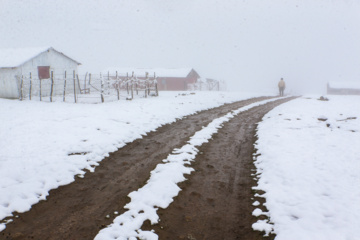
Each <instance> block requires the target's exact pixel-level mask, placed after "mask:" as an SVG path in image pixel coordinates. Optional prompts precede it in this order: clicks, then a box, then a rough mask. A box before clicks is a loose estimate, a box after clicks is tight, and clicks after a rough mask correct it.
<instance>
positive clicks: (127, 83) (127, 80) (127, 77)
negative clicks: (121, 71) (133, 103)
mask: <svg viewBox="0 0 360 240" xmlns="http://www.w3.org/2000/svg"><path fill="white" fill-rule="evenodd" d="M126 91H127V94H128V95H129V73H126Z"/></svg>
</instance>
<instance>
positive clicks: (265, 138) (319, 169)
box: [253, 96, 360, 240]
mask: <svg viewBox="0 0 360 240" xmlns="http://www.w3.org/2000/svg"><path fill="white" fill-rule="evenodd" d="M316 98H318V97H302V98H298V99H296V100H294V101H291V102H288V103H285V104H283V105H280V106H278V107H276V108H275V109H274V110H272V111H271V112H269V113H268V114H266V115H265V116H264V118H263V122H261V123H260V124H259V126H258V137H259V139H258V141H257V143H256V148H257V149H258V152H257V153H258V154H261V155H260V156H258V157H257V159H256V167H257V173H258V174H260V178H259V182H258V187H257V189H261V190H264V191H265V192H266V193H265V194H264V195H263V196H264V197H265V198H266V208H267V209H268V210H269V216H270V221H271V222H272V223H273V229H272V228H269V225H268V222H267V221H265V222H264V221H258V222H257V223H255V224H254V225H253V228H254V229H255V230H263V231H265V232H267V233H269V232H270V231H273V232H274V233H275V234H277V237H276V240H288V239H291V240H303V239H317V240H332V239H333V240H355V239H359V230H360V221H359V219H360V204H359V203H360V187H359V186H360V149H359V146H360V97H358V96H328V98H329V101H319V100H317V99H316ZM322 118H326V119H327V120H325V121H324V119H323V120H321V119H322ZM257 213H258V212H257Z"/></svg>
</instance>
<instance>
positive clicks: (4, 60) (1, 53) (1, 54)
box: [0, 47, 80, 68]
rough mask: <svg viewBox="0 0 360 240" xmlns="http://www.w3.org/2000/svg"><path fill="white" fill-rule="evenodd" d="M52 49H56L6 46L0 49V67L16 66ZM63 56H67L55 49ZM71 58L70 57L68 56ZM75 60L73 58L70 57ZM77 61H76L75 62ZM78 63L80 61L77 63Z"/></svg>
mask: <svg viewBox="0 0 360 240" xmlns="http://www.w3.org/2000/svg"><path fill="white" fill-rule="evenodd" d="M49 49H52V50H54V51H56V50H55V49H54V48H52V47H35V48H6V49H0V68H12V67H18V66H20V65H22V64H23V63H25V62H27V61H28V60H30V59H32V58H34V57H36V56H38V55H39V54H41V53H43V52H45V51H47V50H49ZM56 52H58V53H60V54H62V55H64V56H65V57H67V58H69V57H68V56H66V55H65V54H63V53H61V52H59V51H56ZM69 59H71V58H69ZM71 60H72V61H74V62H76V61H75V60H73V59H71ZM76 63H78V62H76ZM78 64H80V63H78Z"/></svg>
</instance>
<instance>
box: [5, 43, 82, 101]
mask: <svg viewBox="0 0 360 240" xmlns="http://www.w3.org/2000/svg"><path fill="white" fill-rule="evenodd" d="M78 65H80V63H79V62H77V61H75V60H73V59H71V58H69V57H68V56H66V55H65V54H63V53H61V52H59V51H56V50H55V49H54V48H52V47H43V48H16V49H0V98H19V95H20V83H21V79H22V77H25V78H30V75H31V78H32V79H34V80H36V79H37V80H39V79H40V80H42V79H44V80H45V79H49V78H50V75H51V74H50V73H51V72H53V74H54V75H60V74H61V75H64V73H65V71H66V72H67V74H68V75H69V77H72V75H73V71H75V72H76V73H77V67H78ZM39 82H40V81H39Z"/></svg>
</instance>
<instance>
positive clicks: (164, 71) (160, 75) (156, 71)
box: [106, 68, 200, 91]
mask: <svg viewBox="0 0 360 240" xmlns="http://www.w3.org/2000/svg"><path fill="white" fill-rule="evenodd" d="M106 71H107V72H110V73H111V74H113V73H114V72H117V74H118V77H119V78H126V77H131V76H132V74H134V76H135V77H137V78H138V79H144V78H145V77H146V74H148V75H149V77H150V78H153V77H154V76H156V78H157V86H158V90H160V91H161V90H163V91H185V90H189V88H191V85H194V84H196V83H197V82H198V80H199V79H200V75H199V74H198V73H197V72H196V71H195V70H194V69H193V68H110V69H107V70H106Z"/></svg>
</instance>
